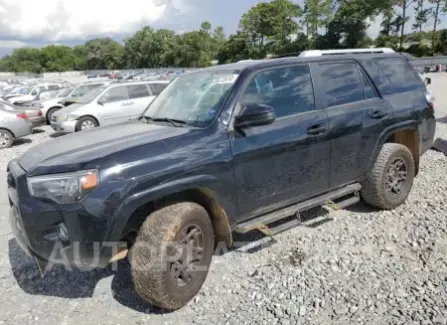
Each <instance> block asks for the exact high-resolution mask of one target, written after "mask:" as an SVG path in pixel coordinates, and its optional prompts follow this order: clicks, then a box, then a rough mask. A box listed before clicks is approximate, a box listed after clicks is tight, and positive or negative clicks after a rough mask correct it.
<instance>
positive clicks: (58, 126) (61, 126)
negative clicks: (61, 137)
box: [51, 120, 78, 133]
mask: <svg viewBox="0 0 447 325" xmlns="http://www.w3.org/2000/svg"><path fill="white" fill-rule="evenodd" d="M77 122H78V121H77V120H72V121H57V120H56V121H54V120H51V127H52V128H53V130H54V131H56V132H63V133H73V132H76V123H77Z"/></svg>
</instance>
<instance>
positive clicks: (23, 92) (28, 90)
mask: <svg viewBox="0 0 447 325" xmlns="http://www.w3.org/2000/svg"><path fill="white" fill-rule="evenodd" d="M31 90H33V88H21V89H20V90H19V91H18V92H17V93H18V94H20V95H28V94H29V93H30V92H31Z"/></svg>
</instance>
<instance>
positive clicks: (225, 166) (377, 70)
mask: <svg viewBox="0 0 447 325" xmlns="http://www.w3.org/2000/svg"><path fill="white" fill-rule="evenodd" d="M306 55H307V54H306ZM306 55H304V56H303V55H302V54H301V56H300V57H290V58H279V59H270V60H261V61H256V60H253V61H245V62H241V63H236V64H229V65H222V66H216V67H212V68H208V69H203V70H199V71H196V72H191V73H188V74H185V75H183V76H181V77H178V78H177V79H175V80H174V81H172V82H171V83H170V84H169V86H167V87H166V88H165V89H164V90H163V91H162V92H161V93H160V95H159V96H158V97H157V98H156V99H155V100H154V101H153V102H152V103H151V105H150V106H149V107H148V108H147V110H146V111H145V112H144V113H143V114H142V116H141V117H140V118H139V120H138V121H129V122H127V123H124V124H117V125H111V126H106V127H100V128H94V129H91V130H89V131H84V132H81V133H76V134H72V135H68V136H65V137H63V138H57V139H53V140H50V142H49V143H45V144H41V145H36V146H34V147H33V148H31V149H30V150H29V151H28V152H26V153H25V154H23V155H22V156H21V157H19V158H18V159H15V160H12V161H11V162H10V163H9V165H8V193H9V198H10V204H11V214H10V220H11V226H12V229H13V232H14V235H15V237H16V239H17V241H18V242H19V243H21V246H22V247H23V248H24V249H25V250H27V251H29V252H30V253H31V254H32V255H33V256H35V257H36V259H37V260H38V261H39V263H40V264H41V265H43V261H49V262H51V263H64V264H70V265H77V266H79V267H86V266H91V265H92V264H94V266H99V267H103V266H106V265H107V264H108V263H109V262H110V261H114V260H117V259H118V258H122V257H124V256H125V254H126V252H127V249H128V250H129V260H130V263H131V271H132V278H133V282H134V285H135V288H136V291H137V292H138V294H139V295H141V297H143V298H144V299H145V300H147V301H148V302H151V303H153V304H155V305H157V306H160V307H162V308H165V309H170V310H174V309H178V308H181V307H182V306H184V305H185V304H186V303H187V302H188V301H190V300H191V299H192V298H193V297H194V295H195V294H196V293H197V292H198V291H199V290H200V288H201V286H202V284H203V282H204V280H205V278H206V275H207V271H208V267H209V265H210V262H211V258H212V255H213V253H214V252H215V249H216V248H219V247H220V248H222V247H223V246H225V247H229V246H231V245H232V242H233V237H232V236H233V234H234V233H236V232H239V233H247V232H249V231H252V230H256V229H260V230H262V231H263V232H265V233H268V234H276V233H278V232H281V231H284V230H286V229H287V228H290V227H292V226H296V225H299V224H300V219H299V218H291V219H290V220H289V219H287V220H288V221H287V222H282V223H280V226H277V227H275V226H274V225H275V224H278V223H277V221H280V220H282V219H285V218H290V216H292V217H293V216H294V215H296V216H297V217H298V216H299V212H300V211H303V210H306V209H309V208H312V207H315V206H318V205H324V204H327V203H328V202H335V204H337V205H338V207H339V208H344V207H346V206H348V205H351V204H354V203H356V202H358V201H359V199H360V196H361V197H362V198H363V199H364V200H365V201H366V202H367V203H369V204H370V205H372V206H375V207H378V208H381V209H387V210H388V209H394V208H396V207H398V206H399V205H401V204H403V203H404V201H405V200H406V198H407V196H408V194H409V193H410V190H411V188H412V185H413V178H414V177H415V176H416V175H417V173H418V169H419V162H420V156H421V155H422V154H423V153H424V152H425V151H426V150H428V149H429V148H430V146H431V144H432V142H433V137H434V134H435V124H436V122H435V117H434V110H433V103H431V102H430V97H428V96H427V90H426V88H425V85H424V82H423V80H421V78H419V76H418V75H417V72H416V71H415V70H414V69H413V68H412V67H411V65H410V64H409V62H408V60H407V59H406V58H405V57H403V56H401V55H400V54H396V53H394V54H393V53H380V54H362V55H356V54H355V53H354V54H352V53H351V54H347V55H326V54H325V53H323V54H321V55H316V56H312V55H310V56H306ZM284 221H285V220H284ZM67 285H68V284H67Z"/></svg>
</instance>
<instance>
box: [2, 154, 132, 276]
mask: <svg viewBox="0 0 447 325" xmlns="http://www.w3.org/2000/svg"><path fill="white" fill-rule="evenodd" d="M26 177H27V175H26V172H25V171H24V170H23V169H22V168H21V166H20V165H19V163H18V162H17V160H12V161H11V162H10V163H9V164H8V171H7V182H8V197H9V204H10V213H9V222H10V226H11V229H12V233H13V235H14V237H15V238H16V240H17V242H18V243H19V245H20V246H21V247H22V249H23V250H24V251H26V252H27V253H29V254H30V255H31V256H33V257H35V258H36V259H37V260H38V261H45V262H49V263H53V264H63V265H67V266H75V267H78V268H83V269H85V268H97V267H106V266H107V265H108V264H109V261H110V259H111V258H112V256H114V255H115V254H116V253H117V252H118V251H119V249H122V248H124V247H125V244H124V243H120V242H118V241H117V240H118V239H117V240H115V241H106V238H108V237H107V235H108V231H109V225H110V224H109V223H108V221H109V219H112V218H110V217H109V216H108V214H107V211H101V209H98V198H93V199H92V201H91V202H87V203H85V202H84V203H83V204H81V203H76V204H66V205H59V204H56V203H54V202H52V201H49V200H41V199H38V198H35V197H32V196H31V195H30V194H29V191H28V187H27V180H26ZM106 205H110V202H107V200H105V202H104V206H106ZM98 210H99V211H98ZM95 213H97V214H95Z"/></svg>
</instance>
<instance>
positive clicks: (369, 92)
mask: <svg viewBox="0 0 447 325" xmlns="http://www.w3.org/2000/svg"><path fill="white" fill-rule="evenodd" d="M360 74H361V76H362V81H363V88H364V89H365V98H366V99H372V98H377V97H379V95H378V94H377V91H376V89H375V88H374V86H373V85H372V83H371V81H370V80H369V78H368V77H367V76H366V74H365V73H364V72H363V71H362V72H360Z"/></svg>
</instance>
